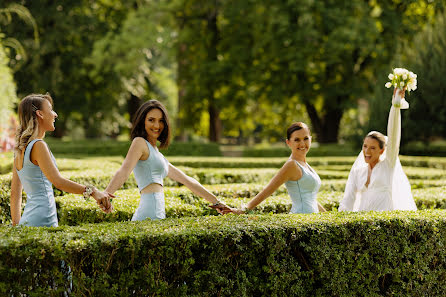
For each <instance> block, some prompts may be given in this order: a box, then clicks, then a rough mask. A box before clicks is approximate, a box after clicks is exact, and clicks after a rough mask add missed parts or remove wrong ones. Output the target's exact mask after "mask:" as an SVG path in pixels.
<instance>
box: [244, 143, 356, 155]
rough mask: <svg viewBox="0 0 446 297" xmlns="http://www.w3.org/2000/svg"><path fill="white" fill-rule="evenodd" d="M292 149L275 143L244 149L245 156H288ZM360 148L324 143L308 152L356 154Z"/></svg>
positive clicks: (312, 153) (309, 153) (316, 153)
mask: <svg viewBox="0 0 446 297" xmlns="http://www.w3.org/2000/svg"><path fill="white" fill-rule="evenodd" d="M290 153H291V152H290V149H289V148H288V147H287V146H286V145H285V144H283V146H278V145H273V146H270V145H268V146H265V145H257V146H254V147H246V148H245V149H244V150H243V156H244V157H286V156H289V155H290ZM357 154H358V149H357V148H356V147H355V146H354V145H350V144H342V145H340V144H324V145H320V146H312V147H311V149H310V151H309V152H308V156H309V157H322V156H355V155H357Z"/></svg>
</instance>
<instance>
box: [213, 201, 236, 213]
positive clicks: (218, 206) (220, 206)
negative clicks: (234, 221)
mask: <svg viewBox="0 0 446 297" xmlns="http://www.w3.org/2000/svg"><path fill="white" fill-rule="evenodd" d="M209 207H210V208H213V209H215V210H216V211H217V212H218V213H219V214H226V213H229V212H230V209H231V208H230V207H229V206H227V205H226V204H224V203H222V202H217V203H215V204H212V205H209Z"/></svg>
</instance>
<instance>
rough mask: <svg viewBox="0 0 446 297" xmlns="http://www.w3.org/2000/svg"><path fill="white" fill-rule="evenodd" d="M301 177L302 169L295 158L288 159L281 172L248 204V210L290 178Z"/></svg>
mask: <svg viewBox="0 0 446 297" xmlns="http://www.w3.org/2000/svg"><path fill="white" fill-rule="evenodd" d="M296 174H297V176H296ZM301 177H302V170H301V169H300V168H299V167H298V166H297V165H296V163H295V162H294V161H293V160H289V161H287V162H286V163H285V164H284V165H283V166H282V168H280V170H279V172H277V173H276V175H275V176H274V177H273V178H272V179H271V181H270V182H269V183H268V185H267V186H266V187H265V188H264V189H263V190H262V191H261V192H260V193H258V194H257V195H256V196H255V197H254V198H252V199H251V200H250V201H249V202H248V203H247V204H246V210H251V209H254V208H255V207H256V206H257V205H259V204H260V203H261V202H262V201H263V200H265V199H266V198H268V197H269V196H271V194H272V193H274V192H275V191H276V190H277V188H279V187H280V186H281V185H282V184H283V183H285V182H286V181H288V180H290V179H291V178H297V179H298V180H299V179H300V178H301Z"/></svg>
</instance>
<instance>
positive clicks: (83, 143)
mask: <svg viewBox="0 0 446 297" xmlns="http://www.w3.org/2000/svg"><path fill="white" fill-rule="evenodd" d="M45 141H46V142H47V143H48V145H49V147H50V149H51V151H52V152H53V154H55V155H71V156H74V155H81V156H125V155H126V154H127V151H128V149H129V147H130V141H116V140H76V141H61V140H58V139H54V138H48V139H46V140H45ZM162 153H163V154H164V155H166V156H221V155H222V154H221V151H220V147H219V145H218V144H216V143H200V142H172V143H171V144H170V146H169V148H168V149H166V150H162Z"/></svg>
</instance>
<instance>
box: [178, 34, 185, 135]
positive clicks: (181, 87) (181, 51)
mask: <svg viewBox="0 0 446 297" xmlns="http://www.w3.org/2000/svg"><path fill="white" fill-rule="evenodd" d="M182 27H183V26H181V27H180V30H181V29H182ZM186 50H187V45H186V44H185V43H180V44H179V45H178V54H177V63H178V66H177V85H178V113H177V119H176V127H175V130H176V131H175V134H176V137H175V140H177V141H183V142H184V141H187V135H186V130H185V129H184V120H183V116H184V115H183V112H182V111H183V102H184V97H185V96H186V79H185V77H186V76H185V74H184V72H185V70H186V67H187V55H186Z"/></svg>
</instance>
